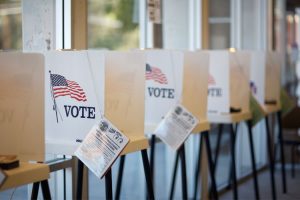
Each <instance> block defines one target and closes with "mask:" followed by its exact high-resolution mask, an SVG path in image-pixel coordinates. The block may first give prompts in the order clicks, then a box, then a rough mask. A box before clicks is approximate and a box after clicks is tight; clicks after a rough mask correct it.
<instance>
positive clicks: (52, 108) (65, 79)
mask: <svg viewBox="0 0 300 200" xmlns="http://www.w3.org/2000/svg"><path fill="white" fill-rule="evenodd" d="M44 55H45V66H46V71H45V114H46V117H45V121H46V147H47V149H46V151H47V153H53V154H66V155H73V153H74V151H75V150H76V148H77V147H78V145H79V144H80V143H81V142H82V140H83V139H84V137H85V135H86V134H87V133H88V132H89V131H90V129H91V127H93V125H94V124H96V123H97V121H99V119H100V117H101V114H104V113H103V112H104V52H101V51H98V52H96V51H49V52H45V54H44Z"/></svg>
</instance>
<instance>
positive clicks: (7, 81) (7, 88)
mask: <svg viewBox="0 0 300 200" xmlns="http://www.w3.org/2000/svg"><path fill="white" fill-rule="evenodd" d="M0 60H1V62H0V74H1V76H0V94H1V95H0V138H1V139H0V154H2V155H17V156H18V158H19V159H20V160H23V161H28V160H32V161H44V157H45V138H44V131H45V127H44V125H45V122H44V120H45V119H44V115H45V113H44V71H45V66H44V56H43V55H42V54H37V53H20V52H1V53H0Z"/></svg>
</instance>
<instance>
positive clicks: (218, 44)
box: [209, 23, 230, 49]
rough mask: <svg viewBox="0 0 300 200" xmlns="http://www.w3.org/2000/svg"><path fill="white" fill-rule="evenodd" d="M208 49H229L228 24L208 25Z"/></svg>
mask: <svg viewBox="0 0 300 200" xmlns="http://www.w3.org/2000/svg"><path fill="white" fill-rule="evenodd" d="M209 31H210V37H209V45H210V49H227V48H229V47H230V24H229V23H224V24H210V25H209Z"/></svg>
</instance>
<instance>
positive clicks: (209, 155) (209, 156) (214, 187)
mask: <svg viewBox="0 0 300 200" xmlns="http://www.w3.org/2000/svg"><path fill="white" fill-rule="evenodd" d="M202 134H203V137H205V143H206V145H205V146H206V151H207V160H208V168H209V172H210V180H211V187H212V194H213V196H214V199H216V200H218V191H217V183H216V179H215V173H214V172H215V169H214V167H215V166H214V164H213V160H212V153H211V146H210V141H209V135H208V131H205V132H203V133H202Z"/></svg>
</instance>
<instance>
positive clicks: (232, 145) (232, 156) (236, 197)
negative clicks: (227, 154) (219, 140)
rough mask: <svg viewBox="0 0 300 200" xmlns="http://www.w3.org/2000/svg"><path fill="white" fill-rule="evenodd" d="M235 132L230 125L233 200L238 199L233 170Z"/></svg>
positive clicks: (234, 170)
mask: <svg viewBox="0 0 300 200" xmlns="http://www.w3.org/2000/svg"><path fill="white" fill-rule="evenodd" d="M235 134H236V133H235V132H234V129H233V124H232V125H230V136H231V137H230V139H231V161H232V163H231V164H232V178H233V199H238V190H237V177H236V169H235Z"/></svg>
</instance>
